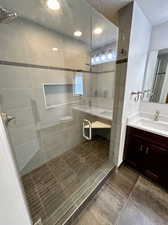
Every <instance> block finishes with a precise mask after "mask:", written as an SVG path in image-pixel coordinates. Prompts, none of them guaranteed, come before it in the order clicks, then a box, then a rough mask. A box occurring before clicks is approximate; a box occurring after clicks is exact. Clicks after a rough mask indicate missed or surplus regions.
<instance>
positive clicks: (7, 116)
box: [1, 113, 16, 126]
mask: <svg viewBox="0 0 168 225" xmlns="http://www.w3.org/2000/svg"><path fill="white" fill-rule="evenodd" d="M1 117H2V119H3V121H4V123H5V125H6V126H8V124H9V122H10V121H12V120H15V119H16V118H15V117H14V116H11V115H8V114H7V113H1Z"/></svg>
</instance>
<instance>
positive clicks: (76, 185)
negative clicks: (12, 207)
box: [0, 0, 118, 225]
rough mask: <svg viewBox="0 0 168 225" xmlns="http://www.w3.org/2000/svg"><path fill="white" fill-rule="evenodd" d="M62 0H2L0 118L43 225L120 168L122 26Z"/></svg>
mask: <svg viewBox="0 0 168 225" xmlns="http://www.w3.org/2000/svg"><path fill="white" fill-rule="evenodd" d="M53 1H54V0H53ZM58 2H59V3H60V7H59V8H57V9H52V10H51V9H50V8H49V7H48V4H47V1H45V0H36V1H34V0H29V1H27V0H22V1H20V0H14V1H11V0H0V5H1V6H2V7H3V8H0V22H1V23H0V113H1V114H2V116H3V118H4V120H6V124H7V132H8V135H9V140H10V143H11V146H12V151H13V153H14V155H15V160H16V165H17V170H18V172H19V175H20V180H21V181H22V184H23V189H24V193H25V198H26V199H27V204H28V206H29V212H30V215H31V218H32V221H33V224H35V223H37V222H39V224H40V221H41V223H42V224H43V225H44V224H46V225H56V224H64V223H65V221H67V220H68V219H69V218H70V217H71V216H72V215H73V213H74V212H75V211H76V210H77V209H78V208H79V207H80V206H81V204H82V203H83V202H84V201H85V200H86V199H87V197H88V196H89V195H90V194H91V193H92V192H93V191H94V190H95V188H96V187H97V186H98V184H100V183H101V181H102V180H103V179H104V178H105V177H106V176H107V174H108V173H109V172H110V171H111V169H112V168H113V163H112V159H109V149H110V138H111V137H110V132H111V126H112V114H113V98H114V83H115V79H114V78H115V58H116V46H117V41H118V29H117V27H116V26H115V25H113V24H112V23H111V22H109V21H108V20H106V19H105V18H104V17H103V16H101V15H100V14H99V13H97V12H96V11H95V10H94V9H92V8H91V7H90V6H89V5H88V4H87V3H86V1H85V0H64V1H58V0H57V3H58ZM6 9H12V11H10V10H6ZM15 11H16V12H17V14H18V16H17V14H16V13H15ZM16 17H17V19H15V18H16ZM6 22H12V23H8V24H5V23H6ZM95 30H99V31H100V30H101V32H95ZM77 34H78V35H77ZM79 34H80V35H79ZM86 121H89V122H88V124H87V123H85V122H86ZM88 137H89V138H88ZM110 151H111V149H110ZM18 201H19V200H18Z"/></svg>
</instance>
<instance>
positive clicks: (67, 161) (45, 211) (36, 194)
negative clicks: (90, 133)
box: [22, 138, 109, 222]
mask: <svg viewBox="0 0 168 225" xmlns="http://www.w3.org/2000/svg"><path fill="white" fill-rule="evenodd" d="M108 153H109V142H108V141H106V140H104V139H102V138H96V139H95V140H92V141H89V142H87V141H86V142H84V143H82V144H81V145H79V146H77V147H76V148H74V149H72V150H70V151H68V152H65V153H64V154H62V155H61V156H59V157H56V158H54V159H52V160H51V161H49V162H47V163H46V164H44V165H42V166H41V167H39V168H37V169H35V170H33V171H32V172H30V173H29V174H27V175H25V176H23V177H22V182H23V186H24V189H25V194H26V198H27V201H28V205H29V209H30V213H31V216H32V219H33V222H36V221H37V220H38V219H39V218H41V219H42V220H45V219H47V218H48V217H50V216H51V215H52V214H53V213H54V211H55V210H56V209H57V208H59V206H60V205H61V204H62V203H63V202H65V201H66V200H67V199H68V198H69V197H70V196H71V195H72V194H73V193H74V192H75V191H77V190H78V188H79V187H80V186H81V185H82V184H83V183H84V182H85V181H86V180H87V179H88V178H89V177H90V176H91V175H92V174H93V173H94V172H95V170H97V169H98V168H101V167H102V166H103V164H104V163H105V162H107V161H108Z"/></svg>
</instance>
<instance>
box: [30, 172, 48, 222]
mask: <svg viewBox="0 0 168 225" xmlns="http://www.w3.org/2000/svg"><path fill="white" fill-rule="evenodd" d="M32 181H33V184H34V189H35V193H36V195H37V196H38V198H39V202H40V205H41V206H42V209H43V211H44V214H45V216H47V214H46V211H45V206H44V205H43V202H42V200H41V197H40V195H39V193H38V190H37V188H36V185H35V182H34V178H33V176H32ZM39 219H41V218H39ZM32 221H33V218H32Z"/></svg>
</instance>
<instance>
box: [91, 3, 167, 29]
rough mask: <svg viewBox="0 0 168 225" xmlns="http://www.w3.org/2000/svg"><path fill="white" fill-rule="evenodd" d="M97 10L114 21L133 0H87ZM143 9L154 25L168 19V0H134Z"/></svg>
mask: <svg viewBox="0 0 168 225" xmlns="http://www.w3.org/2000/svg"><path fill="white" fill-rule="evenodd" d="M87 1H88V2H89V4H91V5H92V6H93V7H94V8H95V9H96V10H98V11H99V12H101V13H102V14H103V15H104V16H106V17H107V18H108V19H110V20H112V21H113V17H114V15H115V14H116V13H117V11H118V10H119V9H120V8H122V7H124V6H125V5H126V4H128V3H129V2H131V0H87ZM134 1H137V3H138V5H139V6H140V7H141V9H142V10H143V12H144V14H145V15H146V17H148V19H149V20H150V22H151V23H152V25H158V24H161V23H164V22H166V21H168V0H134Z"/></svg>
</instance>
